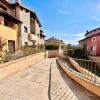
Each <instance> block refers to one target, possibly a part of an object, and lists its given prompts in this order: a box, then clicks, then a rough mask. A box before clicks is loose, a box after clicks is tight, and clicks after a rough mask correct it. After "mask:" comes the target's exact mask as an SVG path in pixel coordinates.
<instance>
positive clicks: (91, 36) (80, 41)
mask: <svg viewBox="0 0 100 100" xmlns="http://www.w3.org/2000/svg"><path fill="white" fill-rule="evenodd" d="M96 35H100V33H98V34H94V35H91V36H89V37H86V38H84V39H82V40H79V41H78V42H81V41H85V40H86V39H88V38H91V37H94V36H96Z"/></svg>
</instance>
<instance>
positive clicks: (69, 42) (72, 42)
mask: <svg viewBox="0 0 100 100" xmlns="http://www.w3.org/2000/svg"><path fill="white" fill-rule="evenodd" d="M64 43H65V44H72V45H78V41H77V40H76V41H75V40H65V41H64Z"/></svg>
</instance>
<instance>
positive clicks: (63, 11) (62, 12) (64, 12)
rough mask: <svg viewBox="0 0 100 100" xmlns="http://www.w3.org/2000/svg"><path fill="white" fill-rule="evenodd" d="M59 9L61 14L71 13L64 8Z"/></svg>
mask: <svg viewBox="0 0 100 100" xmlns="http://www.w3.org/2000/svg"><path fill="white" fill-rule="evenodd" d="M57 11H58V13H59V14H61V15H68V14H69V13H70V12H69V11H67V10H64V9H58V10H57Z"/></svg>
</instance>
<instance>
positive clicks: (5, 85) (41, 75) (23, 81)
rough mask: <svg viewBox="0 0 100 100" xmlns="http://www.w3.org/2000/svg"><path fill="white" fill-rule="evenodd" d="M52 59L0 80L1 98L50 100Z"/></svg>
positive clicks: (4, 99) (0, 99) (11, 99)
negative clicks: (49, 87)
mask: <svg viewBox="0 0 100 100" xmlns="http://www.w3.org/2000/svg"><path fill="white" fill-rule="evenodd" d="M50 63H51V59H46V60H44V61H42V62H39V63H37V64H35V65H33V66H32V67H30V68H28V69H25V70H24V71H21V72H19V73H17V74H16V75H14V76H11V77H10V78H7V79H4V80H1V81H0V100H48V86H49V68H50Z"/></svg>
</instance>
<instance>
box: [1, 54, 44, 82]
mask: <svg viewBox="0 0 100 100" xmlns="http://www.w3.org/2000/svg"><path fill="white" fill-rule="evenodd" d="M43 59H45V53H44V52H41V53H37V54H33V55H31V56H27V57H24V58H20V59H17V60H14V61H10V62H7V63H4V64H1V65H0V80H1V79H3V78H6V77H8V76H10V75H12V74H14V73H16V72H19V71H21V70H23V69H25V68H28V67H31V66H32V65H33V64H35V63H37V62H39V61H41V60H43Z"/></svg>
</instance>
